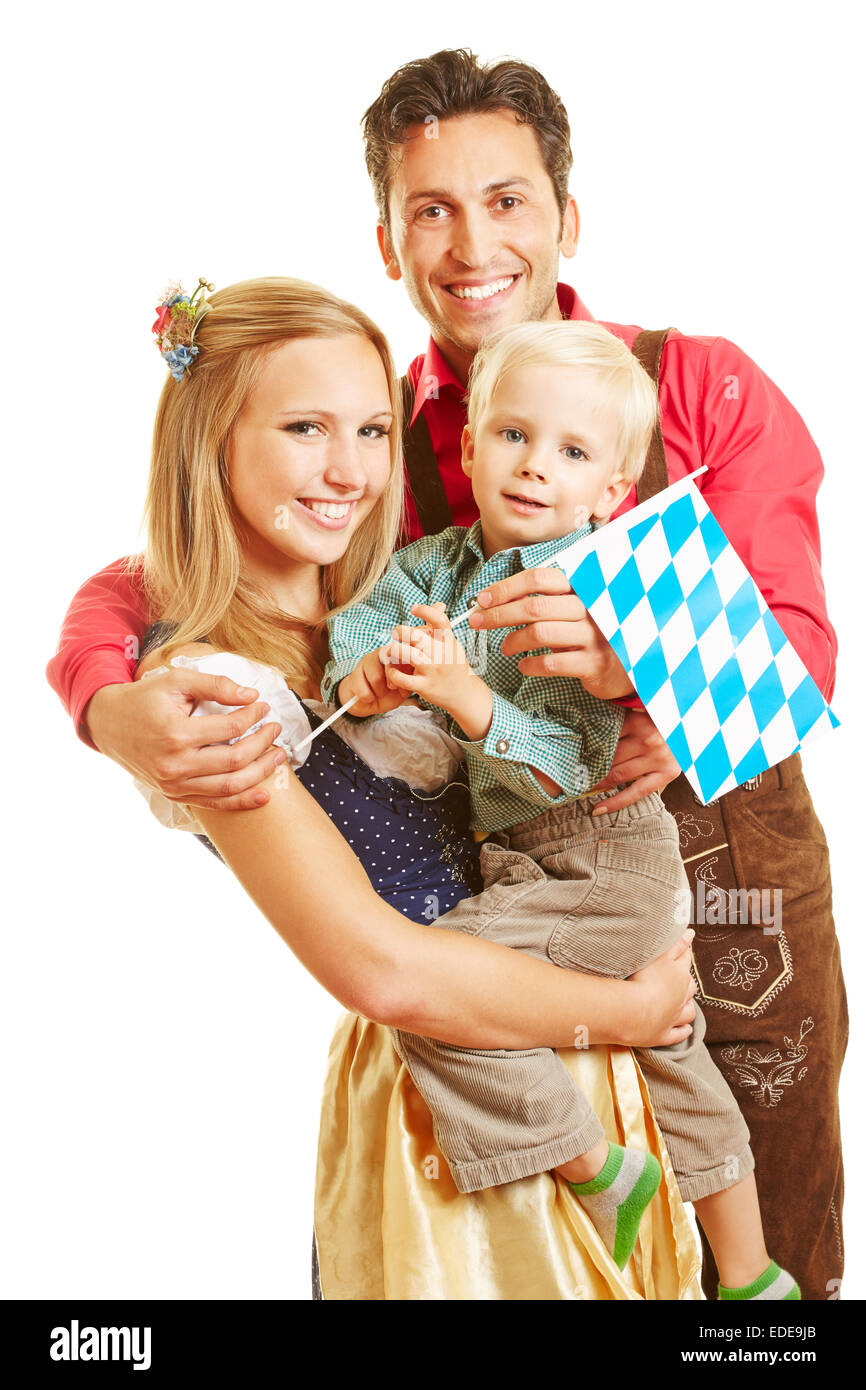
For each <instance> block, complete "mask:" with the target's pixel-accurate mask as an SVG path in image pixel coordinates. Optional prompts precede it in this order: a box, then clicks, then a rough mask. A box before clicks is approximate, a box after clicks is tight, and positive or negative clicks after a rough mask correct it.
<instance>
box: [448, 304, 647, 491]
mask: <svg viewBox="0 0 866 1390" xmlns="http://www.w3.org/2000/svg"><path fill="white" fill-rule="evenodd" d="M553 364H557V365H562V366H566V367H580V368H582V369H585V370H586V371H589V372H592V373H593V375H594V376H595V377H596V379H597V381H598V387H599V393H600V396H601V398H602V399H603V400H604V401H606V402H610V403H611V404H612V405H613V406H614V408H615V409H616V411H617V414H618V416H619V432H618V436H617V458H618V462H619V466H620V468H621V469H622V471H623V474H624V475H625V477H626V478H628V480H629V481H630V482H633V483H634V482H636V481H637V479H638V478H639V477H640V475H641V473H642V472H643V466H644V463H645V461H646V452H647V449H648V448H649V442H650V438H651V436H652V432H653V429H654V428H655V425H656V421H657V418H658V396H657V394H656V389H655V386H654V385H653V383H652V381H651V380H650V377H649V376H648V375H647V373H646V372H645V371H644V369H643V367H642V366H641V365H640V363H639V362H638V360H637V358H636V357H635V356H634V354H633V353H631V352H629V350H628V348H627V347H626V345H625V343H624V342H623V341H622V339H620V338H617V337H615V336H614V334H613V333H609V332H608V330H607V329H606V328H602V326H601V324H600V323H586V322H572V321H568V322H566V321H562V320H560V321H558V322H556V323H520V324H516V325H515V326H514V327H512V328H503V329H501V330H500V331H499V332H498V333H494V334H492V335H491V336H490V337H489V338H487V339H486V340H485V342H484V343H483V344H482V346H481V347H480V348H479V350H478V352H477V353H476V355H475V360H474V362H473V363H472V370H471V372H470V374H469V407H468V420H467V423H468V426H469V432H470V434H471V435H472V436H473V438H475V437H476V433H477V429H478V425H479V422H480V421H481V419H482V417H483V416H484V414H485V413H486V412H487V410H488V409H489V408H490V404H491V402H492V400H493V396H494V393H495V391H496V387H497V386H498V384H499V382H500V381H501V380H502V378H503V377H504V376H505V374H506V373H507V372H512V371H514V370H515V369H516V368H518V367H534V366H545V365H553Z"/></svg>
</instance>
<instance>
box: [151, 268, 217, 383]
mask: <svg viewBox="0 0 866 1390" xmlns="http://www.w3.org/2000/svg"><path fill="white" fill-rule="evenodd" d="M212 289H213V285H209V284H208V282H207V280H204V279H201V278H200V279H199V282H198V284H197V286H196V288H195V289H194V290H193V292H192V294H184V292H183V290H182V289H181V287H180V285H179V284H176V283H172V284H170V285H169V286H168V288H167V289H165V290H163V293H162V302H161V303H160V304H158V305H157V306H156V322H155V324H154V325H153V329H152V330H151V331H152V332H153V334H154V336H155V337H156V345H157V347H158V348H159V350H160V352H161V354H162V358H163V361H164V362H165V365H166V366H167V367H168V369H169V371H170V372H171V374H172V376H173V377H174V379H175V381H182V380H183V377H184V376H185V374H186V373H187V372H188V371H189V369H190V367H191V366H192V364H193V359H194V358H195V357H197V356H198V348H197V347H196V346H195V343H194V341H193V340H194V338H195V331H196V329H197V328H198V326H199V324H200V323H201V321H202V319H203V318H204V316H205V314H206V313H207V311H208V309H209V308H210V305H209V304H208V303H207V302H206V300H205V297H204V296H205V292H206V291H208V290H212Z"/></svg>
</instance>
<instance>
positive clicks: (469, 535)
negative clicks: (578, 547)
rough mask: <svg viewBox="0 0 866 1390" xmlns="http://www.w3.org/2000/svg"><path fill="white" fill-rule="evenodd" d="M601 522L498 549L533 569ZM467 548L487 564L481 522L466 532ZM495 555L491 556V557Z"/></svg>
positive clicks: (587, 534) (581, 537) (523, 565)
mask: <svg viewBox="0 0 866 1390" xmlns="http://www.w3.org/2000/svg"><path fill="white" fill-rule="evenodd" d="M600 524H601V523H600V522H597V521H590V522H587V524H586V525H585V526H579V527H578V529H577V530H576V531H572V533H571V535H569V536H559V537H558V538H557V539H556V540H552V541H537V542H536V544H535V545H523V546H516V545H515V546H511V547H509V549H508V550H500V551H497V554H498V555H508V554H511V555H516V556H517V558H518V559H519V561H520V567H521V569H525V570H531V569H532V568H533V567H534V566H535V565H546V564H547V563H548V561H550V560H552V559H553V558H554V556H555V555H557V554H558V553H559V551H560V550H564V549H565V547H566V546H568V545H573V544H574V542H575V541H579V540H583V538H584V536H591V535H592V533H593V531H596V530H598V527H599V525H600ZM464 544H465V546H466V549H467V550H471V551H472V553H473V555H475V556H476V557H477V558H478V559H479V560H480V561H481V563H482V564H487V563H488V561H486V560H485V559H484V546H483V544H482V537H481V522H480V521H475V522H473V524H472V525H471V526H470V527H469V530H468V531H467V532H466V540H465V542H464ZM493 558H495V557H493V556H491V559H493Z"/></svg>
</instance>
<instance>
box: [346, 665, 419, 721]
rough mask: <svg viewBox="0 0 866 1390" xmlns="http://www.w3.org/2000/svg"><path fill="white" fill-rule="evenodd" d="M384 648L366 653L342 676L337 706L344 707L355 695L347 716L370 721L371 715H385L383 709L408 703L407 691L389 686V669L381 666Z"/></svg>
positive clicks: (408, 691) (408, 693)
mask: <svg viewBox="0 0 866 1390" xmlns="http://www.w3.org/2000/svg"><path fill="white" fill-rule="evenodd" d="M384 651H385V648H384V647H376V648H375V650H374V651H372V652H368V653H367V655H366V656H365V657H364V658H363V660H361V661H359V662H358V665H357V666H356V667H355V669H354V671H352V673H351V675H348V676H344V677H343V679H342V680H341V681H340V684H339V687H338V689H337V704H338V705H344V704H345V703H346V701H347V700H351V698H352V696H353V695H357V697H358V698H357V700H356V701H355V703H354V705H353V706H352V708H351V711H350V713H351V714H353V715H356V716H357V717H358V718H359V719H366V718H369V716H370V715H371V714H384V713H385V711H386V710H389V709H396V708H397V706H398V705H402V704H403V703H404V702H405V701H406V700H408V698H409V695H410V693H411V691H410V690H404V689H399V688H395V687H394V686H393V685H391V684H390V683H389V680H388V668H387V667H386V666H385V665H383V662H382V653H383V652H384Z"/></svg>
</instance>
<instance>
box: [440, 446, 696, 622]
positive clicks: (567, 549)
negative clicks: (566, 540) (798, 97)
mask: <svg viewBox="0 0 866 1390" xmlns="http://www.w3.org/2000/svg"><path fill="white" fill-rule="evenodd" d="M707 467H708V465H707V464H703V465H702V467H701V468H696V469H695V470H694V472H693V473H687V474H686V475H685V477H684V478H678V479H677V481H676V482H675V483H671V484H670V486H669V487H666V488H662V490H661V492H657V493H656V494H655V496H654V497H650V498H648V499H647V501H646V502H639V503H638V505H637V506H636V507H632V508H631V510H630V511H627V512H623V514H622V516H618V517H617V518H616V521H609V522H608V523H607V525H606V526H599V528H598V530H596V531H593V532H592V534H591V535H589V536H581V538H580V540H579V541H573V542H572V544H571V545H567V546H564V547H563V549H562V550H560V551H559V552H558V553H557V554H556V555H554V557H553V559H552V560H548V561H547V562H546V563H545V564H543V565H539V566H538V568H539V569H555V568H556V567H557V566H558V567H559V568H560V569H563V570H564V569H565V565H563V563H562V561H563V559H564V558H567V560H568V563H569V564H570V568H571V569H572V570H573V569H574V565H573V564H571V563H570V559H571V556H572V555H577V554H578V553H581V552H582V551H584V550H589V549H590V547H591V546H592V544H593V542H594V541H595V539H596V537H601V536H603V535H604V536H609V535H610V531H611V527H616V526H633V525H634V524H635V522H636V521H640V520H641V519H642V517H644V516H646V515H647V514H648V513H650V512H653V511H658V510H659V507H660V506H664V505H666V503H665V502H662V500H661V499H662V498H665V499H666V501H668V500H670V497H671V494H672V493H674V492H677V491H680V490H681V489H682V487H683V484H684V483H687V482H689V480H690V479H691V478H697V477H698V476H699V474H701V473H706V471H707ZM476 608H477V604H475V603H473V605H472V607H471V608H467V609H465V611H464V612H463V613H458V615H457V617H456V618H452V619H451V626H452V628H454V627H456V626H457V624H458V623H465V622H466V620H467V618H468V617H469V615H470V613H474V612H475V611H476ZM480 611H482V612H483V611H484V610H483V609H482V610H480Z"/></svg>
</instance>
